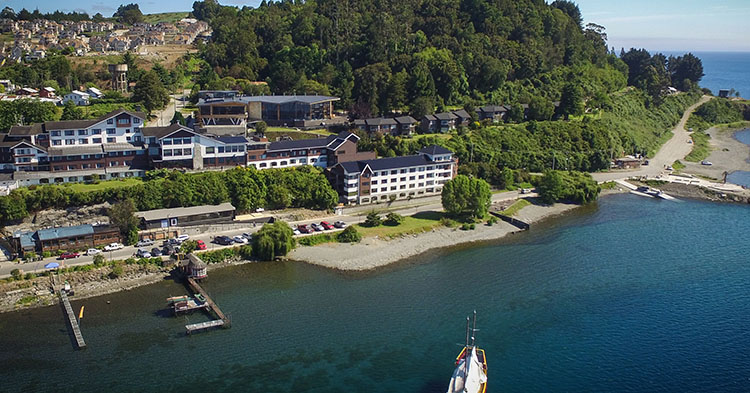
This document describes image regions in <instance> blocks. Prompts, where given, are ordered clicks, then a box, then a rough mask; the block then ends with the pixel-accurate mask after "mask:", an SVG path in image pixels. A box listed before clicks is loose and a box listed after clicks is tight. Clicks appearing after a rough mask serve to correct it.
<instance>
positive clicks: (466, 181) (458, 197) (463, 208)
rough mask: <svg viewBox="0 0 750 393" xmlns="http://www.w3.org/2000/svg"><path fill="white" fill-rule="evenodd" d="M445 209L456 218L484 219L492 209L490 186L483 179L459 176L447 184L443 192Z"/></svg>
mask: <svg viewBox="0 0 750 393" xmlns="http://www.w3.org/2000/svg"><path fill="white" fill-rule="evenodd" d="M441 196H442V202H443V208H444V209H445V211H447V212H448V213H450V214H453V215H456V216H469V217H477V218H482V217H484V216H485V215H486V214H487V209H489V207H490V198H491V197H492V193H491V192H490V185H489V184H487V182H486V181H484V180H482V179H476V178H470V177H468V176H465V175H458V176H456V177H455V178H454V179H453V180H450V181H449V182H447V183H445V185H444V186H443V192H442V195H441Z"/></svg>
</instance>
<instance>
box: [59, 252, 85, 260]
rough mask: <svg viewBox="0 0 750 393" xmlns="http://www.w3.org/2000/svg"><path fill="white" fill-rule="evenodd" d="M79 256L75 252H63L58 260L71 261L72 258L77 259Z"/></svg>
mask: <svg viewBox="0 0 750 393" xmlns="http://www.w3.org/2000/svg"><path fill="white" fill-rule="evenodd" d="M80 256H81V254H79V253H77V252H64V253H62V254H60V259H73V258H78V257H80Z"/></svg>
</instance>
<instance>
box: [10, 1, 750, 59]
mask: <svg viewBox="0 0 750 393" xmlns="http://www.w3.org/2000/svg"><path fill="white" fill-rule="evenodd" d="M548 1H549V0H548ZM131 2H137V3H138V4H139V6H140V8H141V11H143V12H144V13H156V12H171V11H190V10H191V9H192V5H193V0H158V1H157V0H146V1H138V0H122V1H116V0H115V1H113V0H78V1H75V2H65V3H60V2H59V1H57V0H7V1H5V2H4V3H6V4H7V5H8V6H10V7H11V8H13V9H15V10H16V11H19V10H20V9H21V8H24V7H26V8H27V9H29V10H33V9H34V8H39V10H40V11H42V12H51V11H54V10H56V9H58V8H59V7H61V6H62V7H63V8H60V9H61V10H63V11H66V12H67V11H74V10H75V11H86V12H88V13H89V14H91V15H93V14H95V13H97V12H101V13H102V15H105V16H111V15H112V13H113V12H114V11H115V10H116V9H117V7H118V6H119V5H120V4H121V3H131ZM219 2H220V3H221V4H225V5H239V6H242V5H249V6H257V5H258V4H259V3H260V0H257V1H255V0H252V1H245V2H243V1H241V0H219ZM576 3H578V6H579V8H580V9H581V12H582V13H583V17H584V23H589V22H593V23H596V24H599V25H603V26H604V27H606V29H607V34H608V36H609V46H610V47H612V46H614V47H615V48H617V50H618V51H619V49H620V48H621V47H624V48H626V49H629V48H631V47H636V48H646V49H648V50H651V51H696V52H699V51H750V39H749V38H748V37H750V23H748V20H750V0H577V1H576ZM69 4H75V6H70V5H69Z"/></svg>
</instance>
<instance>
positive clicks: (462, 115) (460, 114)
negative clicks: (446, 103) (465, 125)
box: [453, 109, 471, 119]
mask: <svg viewBox="0 0 750 393" xmlns="http://www.w3.org/2000/svg"><path fill="white" fill-rule="evenodd" d="M453 114H454V115H456V116H458V117H460V118H462V119H470V118H471V116H470V115H469V112H466V111H465V110H463V109H459V110H457V111H453Z"/></svg>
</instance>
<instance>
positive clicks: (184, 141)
mask: <svg viewBox="0 0 750 393" xmlns="http://www.w3.org/2000/svg"><path fill="white" fill-rule="evenodd" d="M190 142H192V141H191V140H190V138H182V144H183V145H189V144H190Z"/></svg>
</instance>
